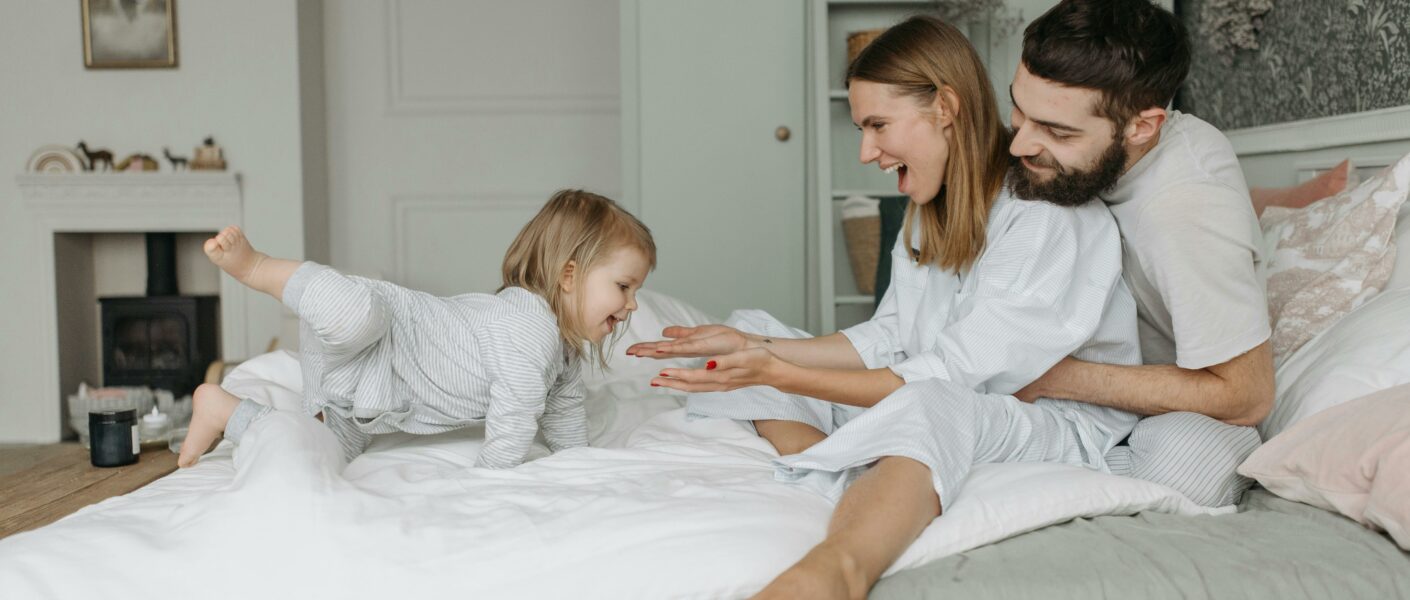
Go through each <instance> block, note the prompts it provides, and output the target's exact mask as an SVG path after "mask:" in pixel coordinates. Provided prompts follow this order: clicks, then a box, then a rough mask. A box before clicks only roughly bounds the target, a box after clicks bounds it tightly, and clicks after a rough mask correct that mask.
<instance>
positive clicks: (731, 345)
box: [627, 325, 753, 358]
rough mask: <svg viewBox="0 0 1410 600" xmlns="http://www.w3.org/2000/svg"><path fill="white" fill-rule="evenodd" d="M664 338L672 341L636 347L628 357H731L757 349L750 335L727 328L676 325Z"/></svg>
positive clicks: (667, 330) (636, 345)
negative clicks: (745, 350) (723, 355)
mask: <svg viewBox="0 0 1410 600" xmlns="http://www.w3.org/2000/svg"><path fill="white" fill-rule="evenodd" d="M661 335H662V336H665V337H668V338H671V339H670V340H663V341H659V342H641V343H637V344H632V346H631V347H630V348H627V355H628V356H640V357H645V358H681V357H689V358H694V357H699V356H717V355H722V354H731V353H734V352H739V351H740V350H744V349H746V348H750V347H751V346H753V344H751V343H750V338H749V336H746V335H745V334H744V333H742V332H740V331H739V330H738V329H735V328H733V327H728V326H725V325H701V326H699V327H679V326H673V327H667V328H666V329H665V330H664V331H662V332H661Z"/></svg>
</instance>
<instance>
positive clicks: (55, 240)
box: [0, 171, 280, 443]
mask: <svg viewBox="0 0 1410 600" xmlns="http://www.w3.org/2000/svg"><path fill="white" fill-rule="evenodd" d="M15 182H16V184H18V186H19V191H20V195H19V207H20V210H19V212H18V213H17V214H18V215H19V216H20V217H21V218H22V221H21V224H20V225H17V227H18V229H17V231H19V230H23V237H24V238H25V239H24V240H21V241H17V242H16V244H19V246H22V247H24V248H25V251H23V252H20V253H16V254H11V253H9V252H5V253H0V254H4V255H5V256H4V257H3V259H4V261H5V262H6V263H7V264H9V265H10V266H11V272H12V273H15V274H16V280H15V281H13V282H11V283H12V284H13V285H12V286H11V287H12V288H13V289H7V290H6V293H5V294H4V295H3V296H4V301H3V302H0V304H3V305H4V306H5V307H6V308H7V309H9V310H12V311H23V312H25V313H27V314H28V315H32V318H29V319H26V320H24V321H22V322H18V325H19V327H17V328H16V329H15V330H13V331H7V332H5V333H6V335H5V336H4V338H5V339H3V340H0V347H3V348H4V349H5V352H6V353H7V356H8V357H10V361H9V365H8V367H7V368H6V369H0V379H4V380H5V384H6V386H7V393H6V394H5V395H4V396H3V397H0V414H3V415H4V417H5V418H4V419H0V443H5V442H22V443H52V442H57V441H59V440H60V439H62V438H63V437H64V435H65V434H66V432H67V430H68V418H67V417H65V416H64V408H65V406H66V400H65V398H66V396H67V395H68V394H72V393H73V392H74V391H75V390H77V389H78V386H79V384H80V383H83V382H87V383H88V384H89V385H93V384H98V383H100V382H103V381H104V368H105V362H107V360H108V357H107V356H104V355H103V348H104V342H103V340H102V339H101V336H102V333H103V331H102V330H103V326H102V314H101V311H102V304H103V303H101V302H99V298H114V297H128V298H141V297H143V296H147V295H149V294H147V293H146V290H144V289H143V285H142V284H143V282H142V281H141V279H140V278H141V276H142V273H141V268H142V267H141V263H142V261H143V256H142V255H143V249H142V245H143V242H142V239H141V234H143V233H144V232H150V231H162V232H178V233H177V235H176V238H177V247H178V248H179V249H180V250H181V254H180V255H181V257H182V258H185V257H187V256H191V257H192V261H191V262H189V263H188V264H182V265H180V266H181V269H180V271H179V272H180V275H181V285H182V287H183V288H185V287H186V286H187V285H188V283H189V284H190V285H191V287H190V288H189V289H185V290H184V291H185V294H186V295H185V296H178V292H177V291H176V290H173V291H171V292H167V293H166V294H165V295H164V296H162V297H166V296H177V297H182V298H199V297H203V296H217V297H219V302H218V303H215V304H213V305H210V306H214V308H209V307H208V308H204V309H203V308H201V304H202V303H203V302H205V303H208V305H209V303H210V302H211V301H210V300H199V299H198V300H194V301H190V300H188V301H187V302H188V303H190V302H194V303H195V304H196V308H195V309H183V310H188V311H190V310H194V312H195V314H196V316H195V317H191V316H189V314H190V313H189V312H188V313H187V314H188V316H186V317H182V318H183V319H184V322H186V323H188V324H190V323H194V326H193V328H194V329H195V330H196V331H197V334H196V335H198V336H200V335H202V333H200V332H203V331H213V332H214V337H212V338H210V339H211V341H210V342H206V341H202V339H203V338H198V339H197V340H196V341H194V342H193V341H190V337H189V336H190V331H191V329H187V330H186V336H187V338H186V339H187V341H186V346H185V350H186V358H185V359H184V360H185V362H186V364H187V365H189V366H190V367H191V369H192V370H195V369H196V367H197V366H198V365H200V363H204V362H206V359H205V358H204V357H201V356H200V353H206V355H207V356H210V357H212V358H219V357H222V356H225V357H247V356H250V354H249V352H248V351H247V348H248V347H250V346H248V345H247V342H248V340H250V339H261V340H267V339H269V336H270V335H271V334H272V332H276V331H278V328H279V325H280V321H279V313H278V311H277V310H270V309H268V308H267V307H260V308H261V310H257V311H255V313H256V314H255V315H254V317H253V318H249V317H248V315H247V314H246V313H247V311H246V308H247V296H248V291H247V290H246V289H245V287H244V286H242V285H240V283H239V282H237V281H235V280H234V279H231V278H230V277H224V276H220V275H219V270H218V269H216V268H215V267H214V266H213V265H209V264H208V262H207V261H204V260H203V258H204V257H202V256H201V255H200V247H199V242H196V245H195V246H194V250H195V252H192V249H193V246H192V240H193V239H200V240H203V239H204V238H205V237H208V236H209V235H210V233H212V232H216V231H220V229H221V228H222V227H225V226H227V225H231V224H241V223H242V220H243V214H244V212H243V210H242V208H241V204H242V203H241V199H240V195H241V193H240V187H241V184H240V177H239V175H238V174H235V173H231V172H223V171H210V172H206V171H200V172H191V173H185V172H181V173H113V174H108V173H100V174H93V173H82V174H51V173H46V174H24V175H18V176H16V177H15ZM134 234H136V235H134ZM181 262H186V261H181ZM134 278H137V279H136V280H135V281H134ZM134 284H135V285H134ZM114 306H116V305H114ZM162 310H167V311H174V310H175V309H170V308H169V307H166V308H163V309H162ZM202 311H206V312H210V311H215V312H217V313H218V318H217V319H216V322H217V324H216V325H215V326H214V327H207V326H205V325H202V323H201V319H202V317H201V316H200V315H201V313H202ZM175 312H180V311H175ZM134 322H136V321H130V322H129V323H134ZM163 322H165V321H163ZM129 327H134V328H137V327H138V326H137V325H131V324H129ZM164 327H165V328H168V329H170V327H171V326H170V325H153V324H149V326H148V327H146V330H147V333H146V334H145V335H146V337H147V338H152V337H156V338H157V339H158V341H160V340H162V339H163V338H164V337H169V334H167V333H163V332H162V328H164ZM116 328H117V326H116V322H114V329H115V330H116ZM154 329H155V330H156V331H157V333H156V334H155V335H154V334H153V333H152V332H153V330H154ZM139 330H140V328H139ZM178 330H179V328H178ZM134 335H136V334H134ZM141 339H142V338H141V336H139V337H138V340H141ZM210 344H213V345H214V346H215V349H214V351H211V350H210V348H211V346H210ZM137 345H140V343H138V344H137ZM259 347H263V346H262V345H261V346H259ZM163 352H164V351H163V350H160V349H159V350H158V352H157V354H163ZM127 355H128V351H126V350H125V351H124V364H128V359H127ZM192 356H195V357H196V358H191V357H192ZM171 362H172V361H170V360H169V357H167V356H158V357H157V360H156V364H157V365H158V367H159V368H158V369H151V368H150V366H151V365H152V364H153V363H152V360H151V357H150V356H149V357H148V359H147V363H146V364H147V365H148V368H147V369H146V370H147V371H155V372H147V373H135V374H134V373H127V374H123V373H118V376H119V378H118V379H117V380H116V381H123V379H122V377H124V376H126V375H134V376H135V377H139V378H140V379H138V380H136V383H139V384H141V385H155V386H170V387H177V385H176V384H174V383H166V382H167V381H171V380H173V379H174V380H176V381H181V380H183V379H182V378H181V377H176V376H174V375H171V374H169V373H166V372H165V371H168V370H169V369H166V368H165V367H166V366H168V365H169V364H171ZM191 363H195V364H191ZM132 364H141V362H140V360H138V361H132ZM114 366H116V364H115V365H114ZM205 366H208V365H205ZM13 374H21V375H20V376H17V377H13V378H11V377H10V376H11V375H13ZM203 376H204V374H202V377H203ZM199 379H200V378H198V377H196V376H193V375H190V374H187V375H186V376H185V378H184V381H186V384H185V386H186V387H190V386H192V385H194V383H195V382H198V381H199ZM126 381H133V380H126ZM108 382H115V381H114V380H112V379H108Z"/></svg>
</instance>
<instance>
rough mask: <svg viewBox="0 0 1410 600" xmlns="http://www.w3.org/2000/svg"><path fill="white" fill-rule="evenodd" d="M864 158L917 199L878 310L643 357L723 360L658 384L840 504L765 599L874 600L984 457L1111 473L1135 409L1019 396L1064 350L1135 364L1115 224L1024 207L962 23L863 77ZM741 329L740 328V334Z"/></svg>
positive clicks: (859, 119)
mask: <svg viewBox="0 0 1410 600" xmlns="http://www.w3.org/2000/svg"><path fill="white" fill-rule="evenodd" d="M846 81H847V87H848V92H847V95H848V101H849V102H850V104H851V110H852V118H853V120H854V122H855V123H856V125H857V126H858V127H859V128H860V129H861V130H862V144H861V156H860V158H861V161H862V162H863V163H876V164H877V166H878V167H880V168H881V169H883V170H885V171H887V172H894V173H896V174H897V177H898V185H899V188H900V191H901V192H902V193H904V194H906V195H907V196H909V198H910V204H909V205H908V206H907V209H906V220H905V225H904V233H903V235H901V236H899V237H900V239H899V240H898V241H897V244H896V247H895V249H894V250H893V251H892V254H893V263H892V264H893V265H894V266H893V271H892V276H891V282H892V283H891V287H890V288H889V289H888V290H887V291H886V294H885V296H884V297H883V299H882V301H881V303H880V305H879V306H878V308H877V310H876V314H875V316H873V317H872V319H871V320H869V321H867V322H865V323H862V324H860V325H857V326H855V327H852V328H849V329H846V330H844V331H840V332H838V333H834V334H831V335H826V336H822V337H816V338H806V337H802V336H800V334H801V332H798V331H797V330H792V329H790V328H788V327H785V326H784V325H783V324H781V323H779V322H777V321H776V320H774V319H773V318H772V317H769V316H767V315H765V314H763V313H759V312H757V311H743V312H740V313H736V315H735V317H733V318H732V319H731V321H730V322H727V323H726V325H713V326H705V327H696V328H684V327H671V328H668V329H667V330H666V331H665V332H663V335H664V336H665V337H667V338H670V339H668V340H664V341H658V342H646V343H641V344H637V345H635V346H633V347H631V348H629V349H628V350H627V352H628V354H633V355H637V356H647V357H655V358H666V357H676V356H701V357H711V359H712V360H711V361H710V362H708V363H707V365H706V367H707V368H705V369H689V370H687V369H666V370H665V371H663V376H662V377H658V378H655V379H653V380H652V383H653V384H654V385H661V386H666V387H671V388H675V389H679V390H684V391H687V392H692V395H691V397H690V399H689V403H688V409H689V412H690V414H691V415H692V416H694V417H715V418H730V419H737V420H740V421H743V422H745V423H752V424H753V425H754V426H755V427H756V428H757V431H758V433H759V435H760V436H762V437H763V438H765V439H767V440H768V441H769V442H770V443H772V444H773V445H774V447H775V448H777V449H778V451H779V454H780V458H778V459H776V461H775V467H776V469H777V472H776V476H777V478H778V479H780V480H782V481H786V482H791V483H795V484H801V485H806V486H810V487H813V488H814V489H817V490H818V491H820V492H821V493H823V494H826V495H828V496H829V497H831V498H833V499H835V500H838V504H837V508H836V510H835V512H834V514H833V517H832V520H831V523H830V524H829V527H828V534H827V538H826V539H825V540H824V541H823V542H822V543H820V544H819V545H817V546H816V547H815V548H813V550H812V551H811V552H809V553H808V554H807V555H806V556H804V557H803V558H802V560H800V561H799V562H798V563H796V564H795V565H794V566H793V567H792V568H790V569H789V570H788V571H786V572H784V573H783V574H782V575H780V576H779V577H778V578H777V579H775V580H774V581H773V582H772V583H771V584H769V586H768V587H767V588H765V589H764V590H763V592H762V593H761V596H765V597H788V598H793V597H809V598H822V597H856V598H860V597H864V596H865V595H866V593H867V591H868V590H869V589H870V588H871V586H872V584H874V583H875V582H876V581H877V579H879V578H880V576H881V574H882V573H883V572H884V571H885V570H886V569H887V568H888V567H889V566H890V565H891V564H892V563H893V562H894V561H895V560H896V559H897V558H898V557H899V556H900V555H901V553H902V552H903V551H905V549H906V548H907V547H908V546H909V545H910V544H911V543H912V542H913V541H914V540H915V539H916V537H917V536H918V535H919V534H920V533H921V531H922V530H924V528H925V527H926V526H927V525H928V524H929V523H930V522H931V521H932V520H933V519H935V517H937V516H938V515H939V514H940V513H941V512H942V511H943V510H944V507H946V506H949V505H950V504H951V503H952V502H954V499H955V497H956V495H957V494H958V493H959V488H960V486H961V484H962V483H963V482H964V480H965V477H966V476H967V475H968V473H969V470H970V469H971V467H972V466H973V465H975V464H979V463H992V462H1018V461H1045V462H1057V463H1068V464H1076V465H1083V466H1086V467H1089V468H1092V469H1101V470H1105V469H1106V465H1105V463H1104V462H1103V459H1102V456H1103V455H1104V454H1105V453H1106V451H1107V450H1108V449H1110V448H1111V447H1112V446H1113V445H1115V443H1116V442H1117V441H1119V440H1120V439H1122V438H1123V437H1124V436H1125V435H1126V434H1127V433H1128V432H1129V431H1130V429H1131V427H1132V426H1133V425H1134V424H1135V422H1136V416H1135V415H1132V414H1130V413H1126V412H1121V411H1117V410H1115V409H1109V408H1102V407H1097V406H1094V405H1090V404H1081V403H1075V402H1068V401H1061V400H1050V399H1040V400H1038V401H1037V402H1035V403H1032V404H1026V403H1023V402H1020V401H1019V400H1017V399H1016V398H1014V397H1013V396H1012V395H1011V394H1013V393H1014V392H1016V391H1018V390H1019V389H1021V388H1023V387H1024V386H1025V385H1027V384H1028V383H1029V382H1031V381H1033V380H1034V379H1036V378H1037V377H1038V376H1039V375H1041V374H1042V373H1044V372H1045V371H1047V369H1048V368H1049V367H1051V366H1052V365H1053V364H1055V363H1057V362H1058V361H1059V360H1060V359H1062V358H1063V357H1065V356H1068V355H1074V356H1076V357H1078V358H1081V359H1085V360H1092V361H1096V362H1104V363H1115V364H1139V362H1140V354H1139V349H1138V345H1137V338H1136V308H1135V303H1134V301H1133V300H1132V298H1131V295H1130V292H1129V291H1128V290H1127V289H1126V286H1125V284H1124V283H1123V282H1122V280H1121V248H1120V245H1119V243H1120V242H1119V237H1118V234H1117V229H1116V223H1115V222H1114V221H1113V219H1112V217H1111V215H1110V213H1109V212H1108V211H1107V209H1106V208H1105V207H1104V206H1103V205H1102V204H1101V203H1100V202H1087V203H1082V204H1081V205H1077V206H1059V205H1056V204H1051V203H1047V202H1037V201H1028V200H1023V199H1018V198H1015V197H1013V196H1012V195H1011V193H1010V192H1009V190H1008V188H1007V187H1006V186H1005V180H1006V174H1007V172H1008V169H1009V166H1010V162H1009V160H1010V159H1009V158H1008V154H1007V152H1006V143H1007V136H1006V130H1005V129H1004V127H1003V125H1002V123H1001V122H1000V120H999V116H998V110H997V108H996V106H995V103H994V96H993V92H992V90H991V88H990V86H989V79H988V77H987V75H986V73H985V71H984V67H983V65H982V64H981V63H980V62H979V58H978V57H977V56H976V54H975V52H974V50H973V48H972V47H970V45H969V42H968V41H966V40H965V38H964V36H963V35H961V34H960V33H959V32H958V31H956V30H955V29H954V28H952V27H950V26H949V25H946V24H945V23H943V22H941V21H939V20H936V19H932V18H926V17H915V18H912V19H909V20H907V21H905V22H903V23H901V24H899V25H896V26H895V27H893V28H891V29H890V30H888V31H887V32H886V33H884V34H883V35H881V36H880V37H879V38H877V40H876V41H874V42H873V43H872V44H871V45H870V46H868V47H867V49H866V50H864V51H863V52H862V53H861V54H860V55H859V56H858V57H857V58H856V60H854V61H853V62H852V64H851V65H849V67H848V70H847V78H846ZM731 324H732V325H734V326H733V327H731V326H730V325H731Z"/></svg>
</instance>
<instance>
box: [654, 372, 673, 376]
mask: <svg viewBox="0 0 1410 600" xmlns="http://www.w3.org/2000/svg"><path fill="white" fill-rule="evenodd" d="M657 377H670V375H667V374H666V372H665V371H662V372H661V373H660V374H659V375H657Z"/></svg>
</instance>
